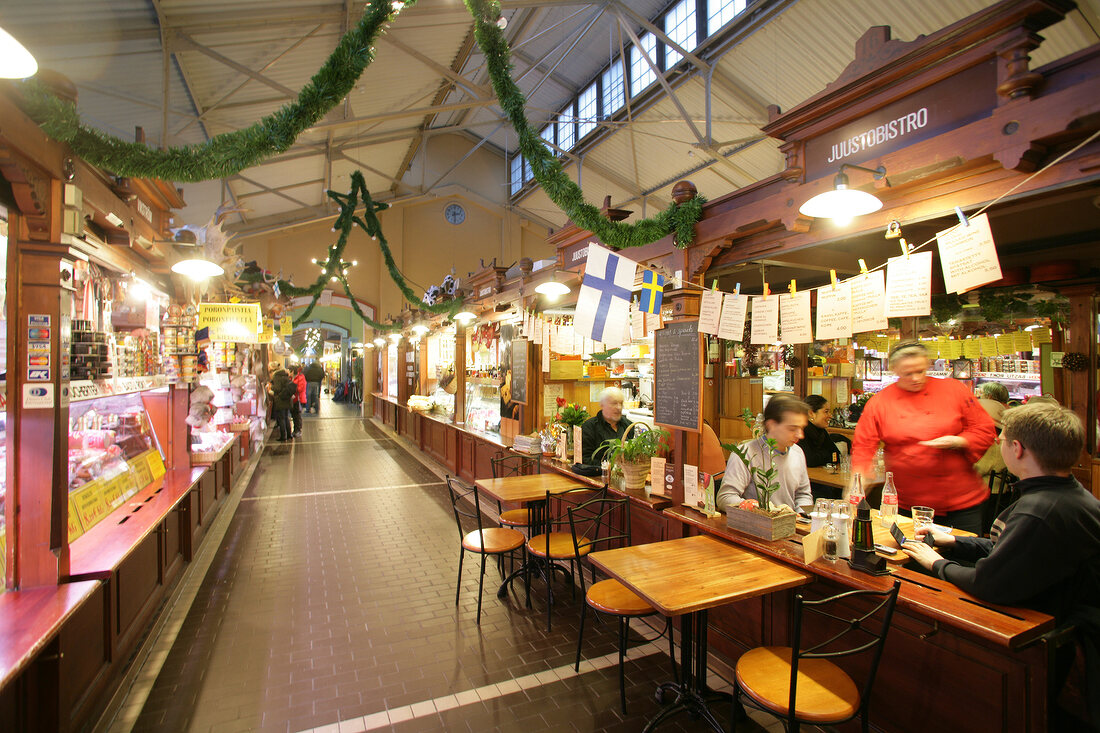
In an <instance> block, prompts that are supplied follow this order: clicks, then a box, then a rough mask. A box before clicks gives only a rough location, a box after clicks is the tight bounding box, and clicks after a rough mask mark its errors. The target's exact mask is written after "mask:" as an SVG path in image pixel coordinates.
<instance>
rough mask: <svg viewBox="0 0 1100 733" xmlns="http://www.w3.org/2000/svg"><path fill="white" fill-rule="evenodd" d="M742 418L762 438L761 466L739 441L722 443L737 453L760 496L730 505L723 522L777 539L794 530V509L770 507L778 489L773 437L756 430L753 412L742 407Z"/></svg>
mask: <svg viewBox="0 0 1100 733" xmlns="http://www.w3.org/2000/svg"><path fill="white" fill-rule="evenodd" d="M741 417H742V419H743V420H744V421H745V424H746V425H749V426H750V427H751V428H752V429H753V437H754V438H756V439H760V438H762V439H763V442H764V445H765V451H764V453H763V461H762V462H763V464H764V465H763V466H755V465H753V463H752V458H751V457H750V456H749V454H748V451H747V450H746V449H745V448H742V447H741V446H740V445H728V444H725V443H723V444H722V447H723V448H725V449H726V450H728V451H730V452H731V453H733V454H734V455H736V456H737V457H738V458H739V459H740V460H741V463H743V464H744V465H745V468H746V469H748V472H749V481H750V482H751V483H752V485H753V486H754V487H755V488H756V495H757V496H758V497H759V499H745V500H744V501H742V502H741V504H740V505H738V506H736V507H730V508H729V509H728V510H727V511H726V524H727V525H728V526H729V527H730V528H732V529H736V530H739V531H741V532H745V533H746V534H751V535H753V536H754V537H762V538H763V539H766V540H778V539H782V538H784V537H790V536H791V535H793V534H794V531H795V526H794V522H795V517H796V515H795V513H794V511H793V510H791V508H790V507H789V506H787V505H786V504H780V505H779V506H778V507H773V506H772V503H771V500H772V496H773V495H774V494H775V492H776V491H778V490H779V471H778V469H777V468H776V466H775V456H777V455H778V454H779V451H778V450H777V449H776V442H775V438H768V437H766V436H763V435H762V432H758V429H759V430H761V431H762V426H759V428H758V427H757V426H756V425H755V424H754V418H753V416H752V412H751V411H749V410H747V409H746V410H744V411H743V414H742V416H741Z"/></svg>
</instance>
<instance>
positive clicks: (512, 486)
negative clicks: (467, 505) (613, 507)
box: [474, 473, 591, 502]
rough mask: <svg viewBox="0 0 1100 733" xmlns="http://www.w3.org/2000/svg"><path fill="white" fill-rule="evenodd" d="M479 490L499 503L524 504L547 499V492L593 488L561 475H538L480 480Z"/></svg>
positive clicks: (478, 482)
mask: <svg viewBox="0 0 1100 733" xmlns="http://www.w3.org/2000/svg"><path fill="white" fill-rule="evenodd" d="M474 484H475V485H476V486H477V488H478V490H479V491H481V492H482V493H484V494H487V495H488V496H491V497H492V498H494V499H496V500H497V501H509V502H523V501H538V500H539V499H545V498H546V492H548V491H549V492H550V493H551V494H559V493H561V492H563V491H569V490H570V489H580V488H591V487H589V486H587V485H586V484H582V483H581V482H580V481H575V480H574V479H571V478H569V477H568V476H563V475H562V474H560V473H536V474H532V475H530V476H504V477H503V478H479V479H477V480H476V481H474Z"/></svg>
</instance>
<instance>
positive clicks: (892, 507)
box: [879, 471, 898, 527]
mask: <svg viewBox="0 0 1100 733" xmlns="http://www.w3.org/2000/svg"><path fill="white" fill-rule="evenodd" d="M879 514H880V515H881V517H882V526H883V527H889V526H890V525H891V524H893V523H894V522H896V521H897V517H898V490H897V487H895V486H894V473H893V471H887V472H886V484H885V485H884V486H883V487H882V505H881V506H880V507H879Z"/></svg>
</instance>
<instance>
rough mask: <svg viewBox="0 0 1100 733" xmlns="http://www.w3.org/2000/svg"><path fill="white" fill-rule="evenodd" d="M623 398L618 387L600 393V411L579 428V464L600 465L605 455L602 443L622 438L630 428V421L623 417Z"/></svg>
mask: <svg viewBox="0 0 1100 733" xmlns="http://www.w3.org/2000/svg"><path fill="white" fill-rule="evenodd" d="M623 398H624V395H623V391H622V390H621V389H619V388H618V387H608V388H607V389H605V390H604V391H602V392H600V411H599V412H597V413H596V414H595V415H593V416H592V417H590V418H588V420H586V421H585V423H584V425H582V426H581V463H583V464H585V465H589V466H598V465H600V463H601V462H602V461H603V454H604V453H605V449H603V448H600V446H601V445H603V442H604V441H605V440H610V439H612V438H621V437H623V434H624V433H626V429H627V428H628V427H630V421H629V420H627V419H626V418H625V417H623Z"/></svg>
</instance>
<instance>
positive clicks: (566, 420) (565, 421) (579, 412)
mask: <svg viewBox="0 0 1100 733" xmlns="http://www.w3.org/2000/svg"><path fill="white" fill-rule="evenodd" d="M586 420H588V410H587V409H585V408H584V407H581V406H580V405H578V404H577V403H576V402H566V401H565V399H564V398H562V397H559V398H558V412H557V414H556V415H554V422H556V423H560V424H562V425H565V426H566V427H565V439H566V441H567V443H568V446H569V450H573V428H575V427H580V426H581V425H584V423H585V421H586Z"/></svg>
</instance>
